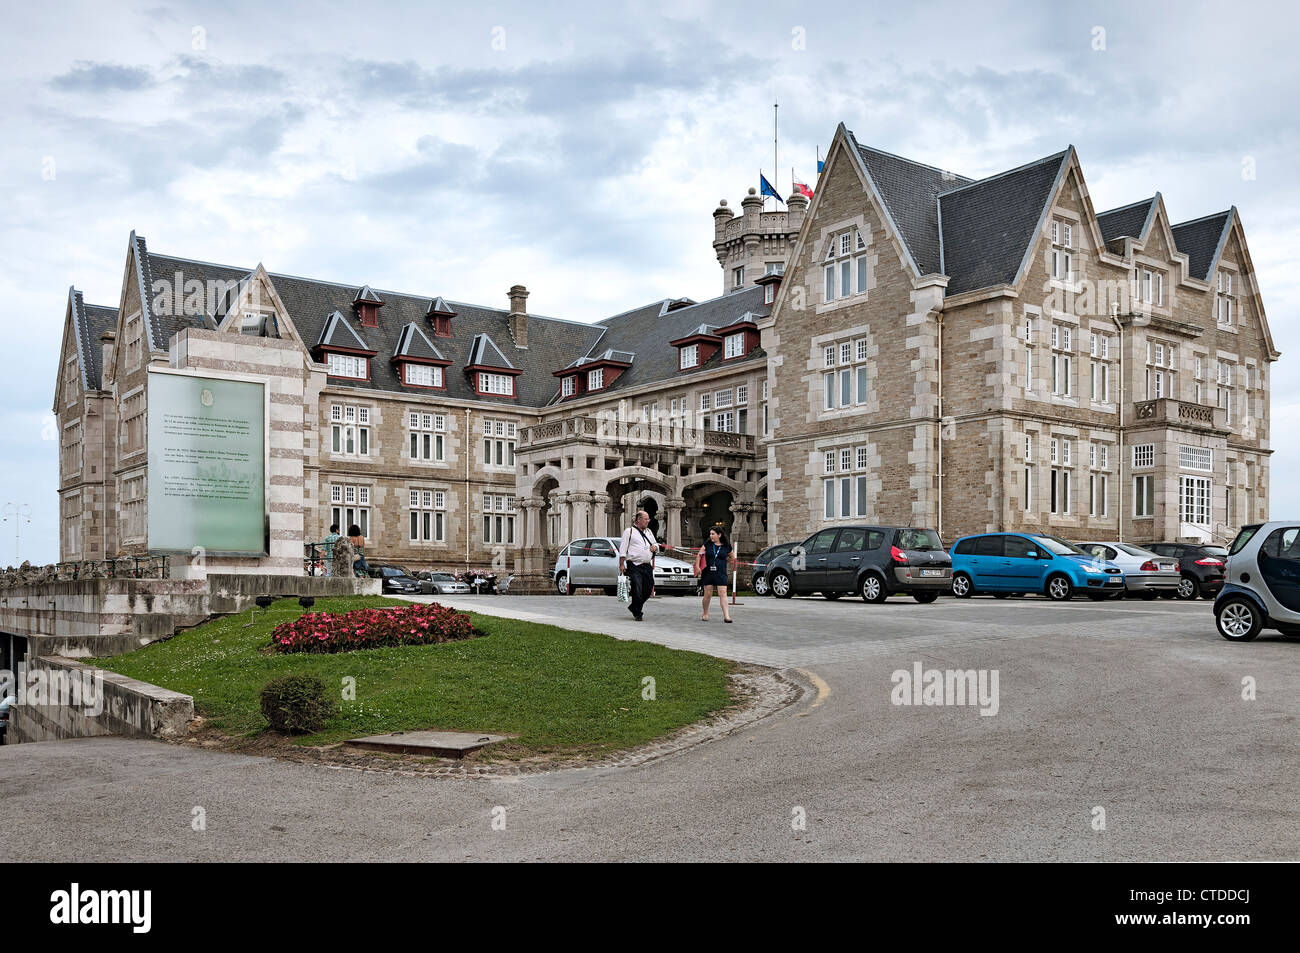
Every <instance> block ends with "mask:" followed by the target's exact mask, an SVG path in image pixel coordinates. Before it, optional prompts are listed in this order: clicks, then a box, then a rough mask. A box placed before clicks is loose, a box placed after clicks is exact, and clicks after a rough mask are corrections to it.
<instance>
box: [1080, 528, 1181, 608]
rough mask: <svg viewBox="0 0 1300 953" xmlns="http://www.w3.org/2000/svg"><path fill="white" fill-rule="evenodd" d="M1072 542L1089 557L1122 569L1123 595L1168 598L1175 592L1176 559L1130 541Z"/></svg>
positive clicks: (1179, 574)
mask: <svg viewBox="0 0 1300 953" xmlns="http://www.w3.org/2000/svg"><path fill="white" fill-rule="evenodd" d="M1075 545H1076V546H1078V547H1079V548H1080V549H1082V550H1083V551H1084V552H1085V553H1087V554H1088V555H1089V556H1094V557H1096V558H1097V559H1105V560H1107V561H1108V562H1112V563H1114V564H1115V565H1116V566H1118V567H1119V568H1120V569H1122V570H1124V591H1125V593H1126V594H1127V595H1141V596H1142V598H1144V599H1154V598H1156V597H1157V596H1160V595H1163V596H1164V597H1165V598H1166V599H1172V598H1173V597H1174V596H1175V595H1177V593H1178V584H1179V583H1180V582H1181V581H1182V574H1181V573H1180V572H1179V571H1178V560H1177V559H1173V558H1171V557H1169V556H1160V555H1158V554H1156V553H1153V552H1151V550H1149V549H1143V548H1142V547H1141V546H1134V545H1133V544H1132V543H1114V542H1104V541H1095V542H1090V543H1076V544H1075Z"/></svg>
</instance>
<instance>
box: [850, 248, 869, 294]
mask: <svg viewBox="0 0 1300 953" xmlns="http://www.w3.org/2000/svg"><path fill="white" fill-rule="evenodd" d="M853 264H854V266H855V270H856V272H857V278H858V283H857V284H856V285H854V287H853V290H854V291H855V292H856V293H858V294H862V292H864V291H866V290H867V256H866V255H859V256H858V257H857V258H855V259H853Z"/></svg>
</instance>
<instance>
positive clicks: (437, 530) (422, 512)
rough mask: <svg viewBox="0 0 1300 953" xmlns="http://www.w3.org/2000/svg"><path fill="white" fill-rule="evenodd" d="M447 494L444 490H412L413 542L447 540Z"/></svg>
mask: <svg viewBox="0 0 1300 953" xmlns="http://www.w3.org/2000/svg"><path fill="white" fill-rule="evenodd" d="M446 509H447V494H446V493H445V492H444V491H442V490H420V489H413V490H411V491H410V514H409V519H410V531H411V532H410V539H411V542H413V543H444V542H446V541H447V525H446V519H447V514H446V512H445V510H446Z"/></svg>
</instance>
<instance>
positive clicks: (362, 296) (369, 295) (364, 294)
mask: <svg viewBox="0 0 1300 953" xmlns="http://www.w3.org/2000/svg"><path fill="white" fill-rule="evenodd" d="M352 303H353V304H362V303H365V304H383V303H384V299H383V298H381V297H379V295H377V294H375V293H374V292H373V291H371V290H370V286H369V285H362V286H361V290H360V291H358V292H357V296H356V297H355V298H353V299H352Z"/></svg>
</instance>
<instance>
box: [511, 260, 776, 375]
mask: <svg viewBox="0 0 1300 953" xmlns="http://www.w3.org/2000/svg"><path fill="white" fill-rule="evenodd" d="M674 300H676V299H672V298H665V299H664V300H662V301H656V302H653V303H652V304H647V305H643V306H642V307H640V308H636V309H634V310H632V311H627V312H625V313H623V314H619V315H615V316H614V317H612V318H605V319H604V320H603V321H600V322H598V323H597V326H598V327H603V328H605V329H606V331H605V336H604V337H603V338H601V341H600V350H601V351H602V352H603V351H606V350H613V351H628V352H630V353H632V354H635V355H636V360H635V361H633V362H632V366H631V367H629V368H628V369H627V370H625V371H624V372H623V373H622V374H620V375H619V376H618V380H616V381H614V383H613V384H611V385H610V386H609V387H607V388H606V389H605V390H606V391H618V390H625V389H627V388H631V387H637V386H640V385H642V384H649V383H654V382H656V381H667V380H669V379H673V378H679V377H690V376H691V375H692V374H698V373H700V372H701V371H707V370H713V369H715V368H718V367H720V366H722V356H723V352H722V349H721V348H719V349H718V352H717V353H716V354H714V355H713V356H712V357H711V358H709V360H707V361H705V362H704V364H702V365H701V366H699V367H693V368H691V369H690V370H685V371H683V370H680V369H679V368H678V366H677V361H678V358H677V348H675V347H669V346H668V342H669V341H675V340H677V339H678V338H682V337H686V336H687V335H688V334H692V333H694V332H695V330H696V329H697V328H699V327H700V326H701V325H707V326H708V327H710V328H720V327H725V326H726V325H728V324H734V323H735V322H736V320H737V319H738V318H739V317H740V316H741V315H743V314H745V312H747V311H748V312H752V313H753V314H754V315H756V316H758V317H766V316H767V313H768V307H767V306H766V305H764V304H763V289H762V288H761V287H758V286H755V287H752V288H745V289H744V290H742V291H733V292H731V293H730V294H725V295H723V296H722V297H720V298H713V299H711V300H709V301H701V302H700V303H698V304H692V305H688V306H686V307H684V308H674V309H673V310H671V311H669V310H668V308H669V306H670V305H671V304H672V303H673V302H674ZM529 336H530V338H531V336H532V332H531V331H530V332H529ZM760 360H763V361H765V360H766V354H765V352H764V351H763V349H762V348H754V350H752V351H750V352H749V353H748V354H746V355H745V356H744V357H743V358H738V359H734V360H731V361H728V362H727V366H729V367H730V366H739V365H744V364H749V363H750V362H754V361H760ZM601 393H605V391H601Z"/></svg>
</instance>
